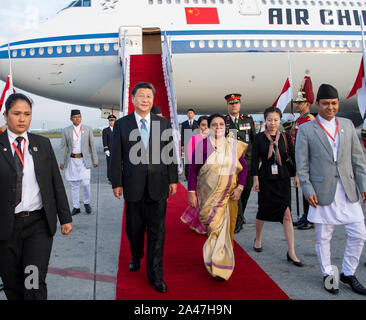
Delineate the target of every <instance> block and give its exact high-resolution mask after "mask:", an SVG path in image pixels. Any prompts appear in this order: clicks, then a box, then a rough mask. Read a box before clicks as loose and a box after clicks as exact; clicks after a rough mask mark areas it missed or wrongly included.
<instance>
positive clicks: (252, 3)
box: [239, 0, 261, 16]
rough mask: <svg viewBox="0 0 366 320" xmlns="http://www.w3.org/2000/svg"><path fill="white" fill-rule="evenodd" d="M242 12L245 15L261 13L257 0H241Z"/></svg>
mask: <svg viewBox="0 0 366 320" xmlns="http://www.w3.org/2000/svg"><path fill="white" fill-rule="evenodd" d="M239 7H240V14H241V15H243V16H246V15H248V16H250V15H260V14H261V11H260V10H259V7H258V4H257V0H239Z"/></svg>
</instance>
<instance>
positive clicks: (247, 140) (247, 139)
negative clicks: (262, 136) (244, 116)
mask: <svg viewBox="0 0 366 320" xmlns="http://www.w3.org/2000/svg"><path fill="white" fill-rule="evenodd" d="M245 142H249V134H248V133H247V134H246V135H245Z"/></svg>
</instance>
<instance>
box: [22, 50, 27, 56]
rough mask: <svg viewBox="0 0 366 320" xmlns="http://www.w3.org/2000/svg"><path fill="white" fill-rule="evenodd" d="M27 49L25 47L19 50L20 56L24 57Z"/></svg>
mask: <svg viewBox="0 0 366 320" xmlns="http://www.w3.org/2000/svg"><path fill="white" fill-rule="evenodd" d="M26 53H27V51H26V50H25V49H23V50H22V51H20V54H21V55H22V57H24V56H25V55H26Z"/></svg>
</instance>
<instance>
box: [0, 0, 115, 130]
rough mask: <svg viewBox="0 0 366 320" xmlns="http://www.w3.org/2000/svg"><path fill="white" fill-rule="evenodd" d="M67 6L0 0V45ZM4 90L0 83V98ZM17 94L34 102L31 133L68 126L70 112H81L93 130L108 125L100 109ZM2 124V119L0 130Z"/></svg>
mask: <svg viewBox="0 0 366 320" xmlns="http://www.w3.org/2000/svg"><path fill="white" fill-rule="evenodd" d="M70 3H71V0H51V1H46V0H12V1H9V0H0V8H1V9H0V44H4V43H7V42H9V41H12V39H13V38H14V36H15V35H17V34H19V33H23V32H27V31H32V30H34V29H35V28H37V26H38V25H39V23H40V22H42V21H45V20H46V19H50V18H52V17H53V16H55V15H56V14H57V12H58V11H60V10H61V9H63V8H65V7H66V6H68V5H69V4H70ZM13 77H14V78H15V77H16V74H14V75H13ZM4 86H5V83H4V82H2V81H1V80H0V94H1V93H2V91H3V89H4ZM15 89H16V90H17V88H15ZM17 91H19V92H22V93H26V94H27V95H28V96H30V97H31V98H32V100H33V102H34V105H33V116H32V124H31V127H30V128H31V129H39V128H43V127H45V128H46V129H56V128H64V127H66V126H68V125H71V122H70V117H69V115H70V111H71V110H72V109H80V110H81V113H82V115H83V122H84V123H85V124H87V125H89V126H92V127H93V128H102V127H106V126H107V124H108V122H107V120H105V119H101V111H100V110H99V109H92V108H87V107H82V106H75V105H71V104H65V103H61V102H58V101H54V100H50V99H46V98H43V97H39V96H36V95H34V94H30V93H27V92H24V91H22V90H17ZM4 123H5V120H4V118H3V116H2V115H1V117H0V126H2V125H3V124H4Z"/></svg>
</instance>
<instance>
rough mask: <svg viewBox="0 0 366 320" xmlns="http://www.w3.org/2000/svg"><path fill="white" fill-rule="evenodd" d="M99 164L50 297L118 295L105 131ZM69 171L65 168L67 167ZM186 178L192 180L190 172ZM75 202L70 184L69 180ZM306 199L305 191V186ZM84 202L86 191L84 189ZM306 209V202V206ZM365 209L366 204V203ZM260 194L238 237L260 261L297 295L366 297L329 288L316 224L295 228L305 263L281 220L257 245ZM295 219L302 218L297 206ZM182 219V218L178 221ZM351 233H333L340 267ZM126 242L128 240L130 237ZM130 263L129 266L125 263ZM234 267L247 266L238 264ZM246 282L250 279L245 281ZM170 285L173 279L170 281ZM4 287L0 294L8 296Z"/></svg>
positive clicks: (62, 248)
mask: <svg viewBox="0 0 366 320" xmlns="http://www.w3.org/2000/svg"><path fill="white" fill-rule="evenodd" d="M51 141H52V145H53V147H54V150H55V153H56V156H57V158H58V160H60V157H61V151H60V142H61V141H60V139H52V140H51ZM95 141H96V145H97V150H98V155H99V167H98V168H96V169H92V179H91V193H92V196H91V199H92V201H91V207H92V209H93V212H92V214H90V215H89V214H86V213H85V210H84V208H83V205H82V203H81V211H82V212H81V214H79V215H76V216H74V217H73V226H74V231H73V232H72V233H71V235H69V236H62V235H61V232H60V226H59V227H58V231H57V233H56V235H55V237H54V243H53V249H52V254H51V259H50V268H49V273H48V276H47V285H48V299H49V300H114V299H115V282H116V275H117V268H118V257H119V249H120V237H121V227H122V212H123V201H122V200H117V199H115V198H114V196H113V193H112V188H111V185H110V184H109V183H108V180H107V178H106V171H107V170H106V160H105V156H104V153H103V148H102V139H101V137H96V138H95ZM62 175H63V177H64V173H62ZM180 180H181V182H182V183H183V184H184V185H186V182H185V181H184V177H183V176H181V177H180ZM65 186H66V190H67V195H68V198H69V203H70V207H72V205H71V194H70V187H69V185H68V183H67V181H65ZM299 195H300V199H301V191H300V192H299ZM80 199H81V202H82V199H83V198H82V191H80ZM292 208H293V210H295V211H296V197H295V190H294V189H293V194H292ZM300 209H301V213H300V215H301V214H302V206H300ZM363 210H364V214H365V213H366V208H365V207H363ZM256 211H257V194H256V193H254V192H252V194H251V196H250V199H249V201H248V206H247V209H246V212H245V217H246V220H247V223H246V224H245V225H244V228H243V230H242V231H241V232H240V233H239V234H236V235H235V240H236V241H237V242H238V243H239V244H240V246H241V247H242V248H243V249H244V250H245V251H246V252H247V253H248V254H249V255H250V256H251V257H252V258H253V259H254V260H255V261H256V262H257V264H258V265H259V266H260V267H261V268H262V269H263V270H264V271H265V272H266V273H267V274H268V275H269V276H270V277H271V278H272V279H273V280H274V281H275V282H276V283H277V284H278V285H279V287H280V288H281V289H282V290H283V291H284V292H285V293H286V294H287V295H288V296H289V297H290V298H291V299H295V300H366V296H361V295H358V294H356V293H354V292H353V291H352V290H351V289H350V287H349V286H348V285H345V284H343V283H340V292H339V295H337V296H333V295H331V294H329V293H328V292H326V291H325V290H324V289H323V283H322V274H321V271H320V266H319V263H318V259H317V256H316V252H315V232H314V229H311V230H305V231H300V230H297V229H296V228H295V248H296V254H297V256H298V257H299V258H300V259H301V261H302V262H303V263H304V264H305V266H304V267H302V268H298V267H296V266H294V265H293V264H291V263H289V262H287V260H286V252H287V244H286V240H285V237H284V233H283V227H282V225H281V224H280V223H270V222H268V223H265V225H264V229H263V242H262V246H263V252H261V253H257V252H254V250H253V240H254V238H255V216H256ZM295 211H294V212H293V213H292V215H293V219H294V220H295V221H296V220H297V215H296V212H295ZM177 223H181V222H180V221H177ZM346 239H347V235H346V233H345V231H344V228H343V227H342V226H339V227H336V229H335V232H334V234H333V239H332V263H333V264H334V265H336V266H337V267H338V268H339V270H341V267H342V259H343V254H344V249H345V245H346ZM125 245H128V244H127V243H126V244H125ZM365 262H366V253H365V249H364V251H363V254H362V256H361V260H360V265H359V267H358V269H357V272H356V276H357V278H358V279H359V281H360V282H361V283H362V284H364V285H365V286H366V267H365V266H364V263H365ZM125 267H126V268H128V266H127V265H126V266H125ZM234 272H245V269H243V270H239V269H235V270H234ZM243 285H245V284H244V283H243ZM168 286H169V284H168ZM162 298H163V297H162ZM4 299H6V298H5V294H4V292H0V300H4Z"/></svg>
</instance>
